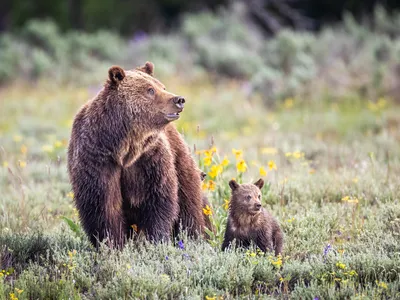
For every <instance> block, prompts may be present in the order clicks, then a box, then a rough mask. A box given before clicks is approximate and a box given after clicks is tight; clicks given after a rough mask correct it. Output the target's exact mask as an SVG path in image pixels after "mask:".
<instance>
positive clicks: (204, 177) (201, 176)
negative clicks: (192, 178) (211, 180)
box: [200, 171, 207, 181]
mask: <svg viewBox="0 0 400 300" xmlns="http://www.w3.org/2000/svg"><path fill="white" fill-rule="evenodd" d="M206 177H207V174H206V173H204V172H203V171H201V173H200V179H201V181H204V179H206Z"/></svg>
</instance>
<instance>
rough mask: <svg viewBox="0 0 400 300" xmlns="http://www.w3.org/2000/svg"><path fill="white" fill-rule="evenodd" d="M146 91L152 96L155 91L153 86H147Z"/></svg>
mask: <svg viewBox="0 0 400 300" xmlns="http://www.w3.org/2000/svg"><path fill="white" fill-rule="evenodd" d="M147 92H148V93H149V94H150V95H151V96H154V94H155V91H154V89H153V88H149V89H148V90H147Z"/></svg>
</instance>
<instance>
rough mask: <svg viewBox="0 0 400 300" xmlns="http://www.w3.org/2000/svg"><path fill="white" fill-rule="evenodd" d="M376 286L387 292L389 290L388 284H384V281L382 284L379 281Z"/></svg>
mask: <svg viewBox="0 0 400 300" xmlns="http://www.w3.org/2000/svg"><path fill="white" fill-rule="evenodd" d="M376 284H377V285H378V286H379V287H381V288H383V289H385V290H387V288H388V286H387V284H386V283H385V282H383V281H380V282H379V281H377V282H376Z"/></svg>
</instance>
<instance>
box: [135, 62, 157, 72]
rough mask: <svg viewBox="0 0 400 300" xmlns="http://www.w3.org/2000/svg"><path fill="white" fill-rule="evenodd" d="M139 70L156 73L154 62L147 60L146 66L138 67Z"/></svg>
mask: <svg viewBox="0 0 400 300" xmlns="http://www.w3.org/2000/svg"><path fill="white" fill-rule="evenodd" d="M137 69H138V70H139V71H142V72H144V73H147V74H149V75H150V76H153V75H154V65H153V63H152V62H149V61H147V62H146V63H145V64H144V66H142V67H139V68H137Z"/></svg>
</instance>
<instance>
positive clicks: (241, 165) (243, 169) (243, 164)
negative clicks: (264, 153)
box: [236, 159, 247, 173]
mask: <svg viewBox="0 0 400 300" xmlns="http://www.w3.org/2000/svg"><path fill="white" fill-rule="evenodd" d="M236 169H237V171H238V172H240V173H244V172H246V170H247V164H246V162H245V161H244V159H241V160H240V161H239V162H238V163H237V165H236Z"/></svg>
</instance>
